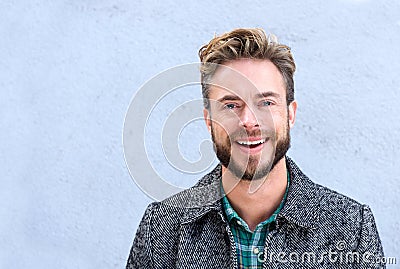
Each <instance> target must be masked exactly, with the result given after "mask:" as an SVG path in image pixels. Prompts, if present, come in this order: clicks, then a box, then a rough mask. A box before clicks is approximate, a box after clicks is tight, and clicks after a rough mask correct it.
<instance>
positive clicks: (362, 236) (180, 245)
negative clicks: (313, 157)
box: [126, 157, 386, 269]
mask: <svg viewBox="0 0 400 269" xmlns="http://www.w3.org/2000/svg"><path fill="white" fill-rule="evenodd" d="M286 160H287V167H288V169H289V172H290V177H291V181H290V186H289V190H288V196H287V201H286V203H285V205H284V206H283V208H282V210H281V212H280V213H279V215H278V217H277V220H276V225H275V227H273V229H272V230H271V231H270V233H269V234H268V236H267V238H266V241H265V251H264V253H260V254H261V255H260V256H259V259H261V260H263V261H264V264H263V266H264V268H334V269H336V268H363V269H365V268H386V267H385V265H384V264H379V263H378V261H379V258H382V257H383V249H382V245H381V241H380V238H379V235H378V231H377V227H376V225H375V220H374V217H373V215H372V212H371V210H370V208H369V207H368V206H367V205H362V204H360V203H358V202H356V201H354V200H353V199H351V198H348V197H346V196H344V195H342V194H339V193H337V192H335V191H332V190H329V189H328V188H325V187H323V186H320V185H318V184H315V183H313V182H312V181H311V180H310V179H308V177H307V176H306V175H304V174H303V173H302V172H301V171H300V169H299V167H298V166H297V165H296V164H295V163H294V162H293V161H292V160H291V159H290V158H288V157H286ZM220 178H221V166H217V167H216V168H215V169H214V170H213V171H212V172H210V173H209V174H207V175H205V176H204V177H203V178H202V179H201V180H200V181H199V182H198V183H197V184H196V185H195V186H194V187H192V188H190V189H188V190H185V191H183V192H181V193H178V194H176V195H174V196H172V197H171V198H168V199H166V200H164V201H162V202H155V203H152V204H150V205H149V206H148V208H147V209H146V212H145V213H144V216H143V219H142V221H141V223H140V225H139V228H138V230H137V233H136V237H135V239H134V241H133V246H132V249H131V251H130V255H129V258H128V262H127V266H126V268H127V269H132V268H146V269H147V268H185V269H189V268H207V269H211V268H218V269H220V268H237V258H236V249H235V243H234V238H233V236H232V233H231V231H230V229H229V225H228V224H227V222H226V217H225V215H224V213H223V210H222V205H221V199H219V198H220V195H221V194H220Z"/></svg>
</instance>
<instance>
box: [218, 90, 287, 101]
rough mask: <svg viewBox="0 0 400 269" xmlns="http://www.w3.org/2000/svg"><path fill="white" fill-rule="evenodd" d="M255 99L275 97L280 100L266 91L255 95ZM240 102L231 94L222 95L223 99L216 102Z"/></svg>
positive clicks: (274, 93)
mask: <svg viewBox="0 0 400 269" xmlns="http://www.w3.org/2000/svg"><path fill="white" fill-rule="evenodd" d="M256 97H257V98H266V97H275V98H277V99H279V100H281V96H280V94H278V93H276V92H272V91H266V92H260V93H257V94H256ZM239 100H242V99H241V98H240V97H239V96H237V95H233V94H228V95H224V96H223V97H221V98H219V99H218V100H217V101H218V102H221V103H222V102H224V101H239Z"/></svg>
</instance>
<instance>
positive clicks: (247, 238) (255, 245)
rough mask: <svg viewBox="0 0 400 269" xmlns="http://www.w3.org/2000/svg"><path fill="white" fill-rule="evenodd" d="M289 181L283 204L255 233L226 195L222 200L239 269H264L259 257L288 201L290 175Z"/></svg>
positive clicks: (258, 226) (259, 225)
mask: <svg viewBox="0 0 400 269" xmlns="http://www.w3.org/2000/svg"><path fill="white" fill-rule="evenodd" d="M287 179H288V184H287V187H286V192H285V195H284V197H283V199H282V202H281V204H280V205H279V207H278V208H277V209H276V210H275V212H274V213H273V214H272V215H271V217H269V218H268V219H267V220H265V221H263V222H261V223H259V224H258V225H257V227H256V229H255V230H254V232H252V231H251V230H250V229H249V226H248V225H247V223H246V222H245V221H244V220H243V219H242V218H241V217H239V215H238V214H237V213H236V211H235V210H234V209H233V208H232V206H231V204H230V203H229V200H228V198H227V197H226V195H224V197H223V199H222V204H223V208H224V211H225V214H226V216H227V218H228V222H229V227H230V229H231V231H232V234H233V237H234V239H235V243H236V254H237V261H238V268H239V269H242V268H246V269H247V268H248V269H258V268H262V262H261V261H259V259H258V257H259V256H260V255H261V254H260V253H263V251H264V243H265V239H266V237H267V235H268V232H269V229H270V225H271V223H273V222H275V220H276V216H277V215H278V213H279V211H280V210H281V208H282V207H283V205H284V203H285V201H286V196H287V192H288V189H289V182H290V177H289V173H288V176H287ZM272 227H273V226H272ZM261 257H263V256H261Z"/></svg>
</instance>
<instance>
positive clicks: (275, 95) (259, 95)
mask: <svg viewBox="0 0 400 269" xmlns="http://www.w3.org/2000/svg"><path fill="white" fill-rule="evenodd" d="M256 97H257V98H265V97H275V98H277V99H279V100H280V99H281V95H280V94H278V93H276V92H271V91H267V92H260V93H258V94H256Z"/></svg>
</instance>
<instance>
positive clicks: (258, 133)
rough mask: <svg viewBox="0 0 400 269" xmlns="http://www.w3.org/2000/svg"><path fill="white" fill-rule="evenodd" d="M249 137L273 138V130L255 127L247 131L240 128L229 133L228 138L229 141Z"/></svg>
mask: <svg viewBox="0 0 400 269" xmlns="http://www.w3.org/2000/svg"><path fill="white" fill-rule="evenodd" d="M251 137H257V138H259V137H261V138H265V137H267V138H274V137H275V131H274V130H266V129H263V130H260V129H257V130H252V131H247V130H245V129H240V130H237V131H235V132H233V133H230V134H229V139H230V140H231V141H234V140H245V139H248V138H251Z"/></svg>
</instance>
